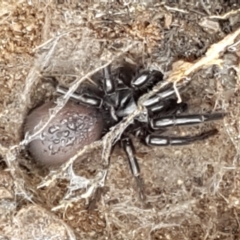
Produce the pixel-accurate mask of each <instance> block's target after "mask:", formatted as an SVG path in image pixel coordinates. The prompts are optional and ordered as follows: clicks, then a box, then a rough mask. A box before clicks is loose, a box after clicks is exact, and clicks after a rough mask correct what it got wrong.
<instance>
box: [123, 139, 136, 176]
mask: <svg viewBox="0 0 240 240" xmlns="http://www.w3.org/2000/svg"><path fill="white" fill-rule="evenodd" d="M122 146H123V149H124V151H125V153H126V155H127V158H128V162H129V166H130V169H131V172H132V174H133V176H134V177H138V176H139V174H140V168H139V165H138V161H137V159H136V157H135V148H134V145H133V143H132V140H131V139H130V138H129V137H126V138H123V139H122Z"/></svg>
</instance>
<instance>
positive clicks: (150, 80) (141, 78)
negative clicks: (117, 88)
mask: <svg viewBox="0 0 240 240" xmlns="http://www.w3.org/2000/svg"><path fill="white" fill-rule="evenodd" d="M162 80H163V74H162V73H161V72H160V71H156V70H152V71H143V72H141V73H140V74H139V75H138V76H137V77H135V78H134V79H133V80H132V81H131V87H132V88H134V89H136V90H140V89H143V88H146V87H149V86H150V85H154V84H156V83H157V82H160V81H162Z"/></svg>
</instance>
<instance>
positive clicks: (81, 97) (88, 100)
mask: <svg viewBox="0 0 240 240" xmlns="http://www.w3.org/2000/svg"><path fill="white" fill-rule="evenodd" d="M56 91H57V93H59V94H62V95H65V94H66V93H67V92H68V89H67V88H65V87H62V86H57V89H56ZM70 97H71V98H72V99H74V100H77V101H79V102H81V103H83V104H86V105H88V106H92V107H98V108H100V107H101V106H102V103H103V100H102V99H101V98H100V97H96V96H94V95H92V94H90V93H82V94H78V93H75V92H73V93H71V94H70Z"/></svg>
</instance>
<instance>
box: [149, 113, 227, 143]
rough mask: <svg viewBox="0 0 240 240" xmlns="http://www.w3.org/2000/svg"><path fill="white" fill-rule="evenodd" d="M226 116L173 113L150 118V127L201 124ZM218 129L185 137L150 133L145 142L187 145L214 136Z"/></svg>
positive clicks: (218, 114)
mask: <svg viewBox="0 0 240 240" xmlns="http://www.w3.org/2000/svg"><path fill="white" fill-rule="evenodd" d="M224 116H225V114H224V113H212V114H192V115H185V116H181V115H173V116H163V117H161V116H160V117H157V118H152V119H151V120H150V128H151V129H153V130H159V129H164V128H167V127H171V126H188V125H194V124H200V123H203V122H207V121H215V120H220V119H222V118H223V117H224ZM217 132H218V131H217V130H216V129H213V130H210V131H207V132H203V133H201V134H199V135H195V136H185V137H167V136H162V135H160V134H154V133H153V134H148V135H147V136H146V137H145V143H146V144H147V145H153V146H168V145H175V146H176V145H187V144H191V143H192V142H195V141H201V140H204V139H207V138H208V137H210V136H213V135H215V134H216V133H217Z"/></svg>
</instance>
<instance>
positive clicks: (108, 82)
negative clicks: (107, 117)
mask: <svg viewBox="0 0 240 240" xmlns="http://www.w3.org/2000/svg"><path fill="white" fill-rule="evenodd" d="M103 89H104V92H105V93H106V94H112V93H114V92H115V84H114V80H113V78H112V76H111V67H110V65H108V66H107V67H105V68H103Z"/></svg>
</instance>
